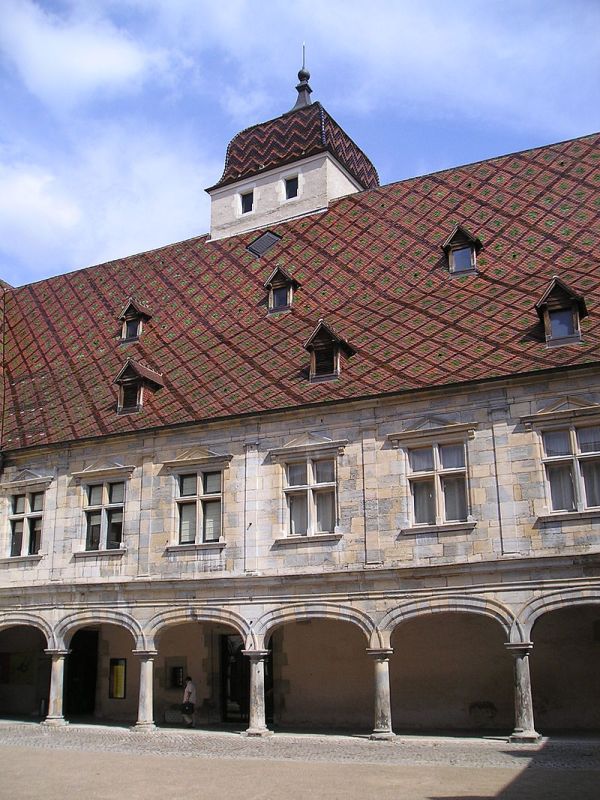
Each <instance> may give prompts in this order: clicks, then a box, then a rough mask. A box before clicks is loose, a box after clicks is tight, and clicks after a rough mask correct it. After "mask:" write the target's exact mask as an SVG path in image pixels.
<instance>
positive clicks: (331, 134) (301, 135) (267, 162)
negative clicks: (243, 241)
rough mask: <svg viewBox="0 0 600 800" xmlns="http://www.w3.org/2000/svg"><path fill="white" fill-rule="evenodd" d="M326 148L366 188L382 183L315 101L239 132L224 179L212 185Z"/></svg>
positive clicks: (338, 127) (222, 184) (365, 159)
mask: <svg viewBox="0 0 600 800" xmlns="http://www.w3.org/2000/svg"><path fill="white" fill-rule="evenodd" d="M325 151H329V152H331V153H332V154H333V155H334V156H335V158H337V160H338V161H339V162H340V163H341V164H342V165H343V166H344V167H345V168H346V169H347V170H348V172H349V173H350V174H351V175H353V176H354V177H355V178H356V179H357V180H358V181H359V183H360V184H361V186H363V187H364V188H365V189H374V188H376V187H377V186H379V177H378V175H377V170H376V169H375V167H374V166H373V164H372V163H371V162H370V161H369V159H368V158H367V156H366V155H365V154H364V153H363V151H362V150H361V149H360V147H358V146H357V145H356V144H355V143H354V142H353V141H352V139H351V138H350V137H349V136H348V134H347V133H346V132H345V131H344V130H342V128H340V126H339V125H338V124H337V122H336V121H335V120H334V119H332V117H330V116H329V114H328V113H327V111H325V109H324V108H323V106H322V105H321V104H320V103H312V104H311V105H308V106H303V107H301V108H298V109H295V110H293V111H288V113H287V114H282V116H280V117H276V118H275V119H271V120H269V121H268V122H261V123H260V124H259V125H253V126H252V127H251V128H246V129H245V130H243V131H240V133H238V134H236V135H235V136H234V137H233V139H232V140H231V141H230V142H229V145H228V147H227V155H226V156H225V170H224V171H223V175H222V177H221V180H220V181H219V182H218V183H217V184H215V185H214V186H212V187H211V188H212V189H216V188H217V187H218V186H225V185H227V184H228V183H233V182H234V181H238V180H241V179H242V178H247V177H250V176H251V175H257V174H258V173H260V172H265V171H266V170H268V169H274V168H275V167H279V166H283V165H284V164H290V163H292V162H293V161H298V160H300V159H302V158H308V156H312V155H316V154H317V153H323V152H325Z"/></svg>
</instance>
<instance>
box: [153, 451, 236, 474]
mask: <svg viewBox="0 0 600 800" xmlns="http://www.w3.org/2000/svg"><path fill="white" fill-rule="evenodd" d="M232 458H233V455H232V454H231V453H215V451H214V450H209V449H208V448H206V447H189V448H187V449H186V450H182V451H181V452H180V453H179V454H178V455H177V458H174V459H171V460H170V461H165V462H163V463H164V466H165V467H167V468H168V469H170V470H172V471H175V472H180V471H182V470H185V469H188V468H191V467H200V468H208V467H215V468H217V467H219V468H221V469H223V468H224V467H226V466H227V465H228V464H229V462H230V461H231V459H232Z"/></svg>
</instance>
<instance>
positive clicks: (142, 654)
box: [131, 650, 158, 658]
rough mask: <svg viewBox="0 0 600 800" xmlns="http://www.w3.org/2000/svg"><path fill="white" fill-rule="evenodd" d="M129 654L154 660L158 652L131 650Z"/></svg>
mask: <svg viewBox="0 0 600 800" xmlns="http://www.w3.org/2000/svg"><path fill="white" fill-rule="evenodd" d="M131 654H132V655H134V656H139V657H140V658H156V656H157V655H158V650H132V651H131Z"/></svg>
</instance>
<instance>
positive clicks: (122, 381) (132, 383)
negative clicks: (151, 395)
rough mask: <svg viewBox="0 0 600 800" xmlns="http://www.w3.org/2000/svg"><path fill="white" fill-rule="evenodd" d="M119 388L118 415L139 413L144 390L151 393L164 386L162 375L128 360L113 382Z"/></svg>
mask: <svg viewBox="0 0 600 800" xmlns="http://www.w3.org/2000/svg"><path fill="white" fill-rule="evenodd" d="M114 383H116V384H117V385H118V386H119V402H118V406H117V411H118V412H119V413H130V412H133V411H139V410H140V408H141V407H142V405H143V399H144V388H145V387H149V388H150V389H152V390H153V391H156V390H157V389H160V388H162V387H163V386H164V385H165V384H164V381H163V377H162V374H161V373H160V372H156V371H155V370H153V369H151V368H150V367H147V366H145V365H144V364H141V363H140V362H139V361H134V360H133V359H132V358H128V359H127V361H126V362H125V365H124V366H123V367H122V369H121V371H120V372H119V374H118V375H117V377H116V378H115V380H114Z"/></svg>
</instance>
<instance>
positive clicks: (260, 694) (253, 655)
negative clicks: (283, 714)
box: [242, 650, 272, 736]
mask: <svg viewBox="0 0 600 800" xmlns="http://www.w3.org/2000/svg"><path fill="white" fill-rule="evenodd" d="M242 652H243V654H244V655H245V656H248V658H249V659H250V719H249V721H248V728H247V730H246V731H244V735H245V736H272V731H270V730H269V729H268V728H267V721H266V716H265V659H266V658H267V656H268V655H269V651H268V650H242Z"/></svg>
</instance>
